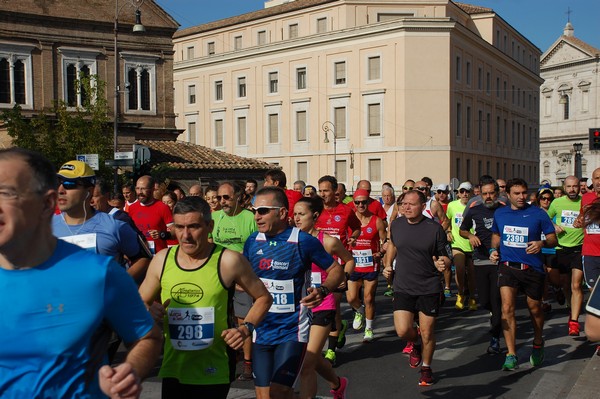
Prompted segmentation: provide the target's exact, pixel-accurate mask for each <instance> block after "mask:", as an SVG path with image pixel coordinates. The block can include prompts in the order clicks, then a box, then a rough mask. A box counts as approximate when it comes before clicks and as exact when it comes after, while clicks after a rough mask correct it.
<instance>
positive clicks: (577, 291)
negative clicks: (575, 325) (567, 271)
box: [571, 268, 583, 321]
mask: <svg viewBox="0 0 600 399" xmlns="http://www.w3.org/2000/svg"><path fill="white" fill-rule="evenodd" d="M582 283H583V271H582V270H579V269H575V268H573V269H571V320H574V321H578V319H579V315H580V314H581V307H582V305H583V291H582V290H581V284H582Z"/></svg>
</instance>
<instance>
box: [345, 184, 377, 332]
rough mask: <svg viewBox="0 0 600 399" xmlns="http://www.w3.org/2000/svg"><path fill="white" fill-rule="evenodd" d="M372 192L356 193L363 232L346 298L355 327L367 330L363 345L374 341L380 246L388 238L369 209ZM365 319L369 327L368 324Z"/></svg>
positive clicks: (359, 240) (358, 191) (354, 246)
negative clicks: (362, 302)
mask: <svg viewBox="0 0 600 399" xmlns="http://www.w3.org/2000/svg"><path fill="white" fill-rule="evenodd" d="M368 202H369V192H368V191H367V190H362V189H360V190H356V191H355V192H354V205H355V206H356V208H357V211H356V217H357V218H358V220H360V222H361V233H360V236H359V237H358V239H357V240H356V243H355V244H354V245H353V246H352V256H353V257H354V263H355V269H354V272H353V273H352V274H351V275H350V278H349V279H348V291H347V292H346V299H347V300H348V303H349V304H350V306H352V309H354V322H353V325H352V327H353V328H354V329H355V330H361V329H362V328H363V327H365V335H364V338H363V342H371V341H372V340H373V319H375V291H376V290H377V279H378V277H379V270H380V265H381V258H382V256H383V253H382V250H381V245H382V243H383V242H384V240H385V238H386V231H385V225H384V223H383V220H382V219H381V218H378V217H377V216H375V215H373V214H372V213H371V211H370V210H369V209H368V208H367V204H368ZM361 287H363V288H364V291H363V300H364V305H363V304H361V302H360V288H361ZM365 317H366V324H365Z"/></svg>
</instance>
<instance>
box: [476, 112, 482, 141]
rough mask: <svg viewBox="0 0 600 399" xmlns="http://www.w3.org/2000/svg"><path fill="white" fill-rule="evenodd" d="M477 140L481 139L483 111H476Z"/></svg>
mask: <svg viewBox="0 0 600 399" xmlns="http://www.w3.org/2000/svg"><path fill="white" fill-rule="evenodd" d="M477 140H479V141H482V140H483V112H481V110H479V111H477Z"/></svg>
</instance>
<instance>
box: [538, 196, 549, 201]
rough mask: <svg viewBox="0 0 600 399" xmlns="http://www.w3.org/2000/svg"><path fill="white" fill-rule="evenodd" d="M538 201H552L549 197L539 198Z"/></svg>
mask: <svg viewBox="0 0 600 399" xmlns="http://www.w3.org/2000/svg"><path fill="white" fill-rule="evenodd" d="M540 201H552V198H551V197H540Z"/></svg>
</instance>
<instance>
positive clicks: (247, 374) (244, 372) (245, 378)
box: [237, 361, 254, 381]
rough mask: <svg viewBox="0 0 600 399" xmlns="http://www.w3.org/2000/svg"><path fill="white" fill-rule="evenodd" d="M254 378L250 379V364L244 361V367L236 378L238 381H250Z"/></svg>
mask: <svg viewBox="0 0 600 399" xmlns="http://www.w3.org/2000/svg"><path fill="white" fill-rule="evenodd" d="M253 379H254V378H253V377H252V362H246V361H244V366H243V368H242V374H240V375H239V376H238V378H237V380H238V381H252V380H253Z"/></svg>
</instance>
